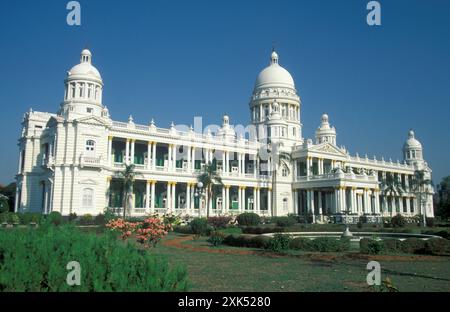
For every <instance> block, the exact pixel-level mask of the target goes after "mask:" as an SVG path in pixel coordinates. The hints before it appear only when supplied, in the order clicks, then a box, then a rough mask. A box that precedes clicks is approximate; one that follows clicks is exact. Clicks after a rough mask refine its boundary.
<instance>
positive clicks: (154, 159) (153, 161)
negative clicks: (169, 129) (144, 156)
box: [152, 142, 156, 170]
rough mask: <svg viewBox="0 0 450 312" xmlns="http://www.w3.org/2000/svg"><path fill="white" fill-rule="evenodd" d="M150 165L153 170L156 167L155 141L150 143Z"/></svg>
mask: <svg viewBox="0 0 450 312" xmlns="http://www.w3.org/2000/svg"><path fill="white" fill-rule="evenodd" d="M152 167H153V170H155V169H156V142H153V145H152Z"/></svg>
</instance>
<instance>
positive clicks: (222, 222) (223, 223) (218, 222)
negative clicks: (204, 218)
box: [208, 216, 232, 229]
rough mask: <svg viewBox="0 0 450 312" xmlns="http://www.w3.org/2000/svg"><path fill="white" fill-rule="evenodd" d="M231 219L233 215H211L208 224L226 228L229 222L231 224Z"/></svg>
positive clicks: (216, 227)
mask: <svg viewBox="0 0 450 312" xmlns="http://www.w3.org/2000/svg"><path fill="white" fill-rule="evenodd" d="M231 219H232V218H231V217H227V216H217V217H209V218H208V224H209V225H211V226H212V227H213V228H215V229H224V228H226V227H227V225H228V224H230V222H231Z"/></svg>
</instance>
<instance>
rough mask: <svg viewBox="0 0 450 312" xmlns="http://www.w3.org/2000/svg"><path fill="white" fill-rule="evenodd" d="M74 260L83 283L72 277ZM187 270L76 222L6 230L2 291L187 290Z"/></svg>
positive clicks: (1, 247)
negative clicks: (69, 280)
mask: <svg viewBox="0 0 450 312" xmlns="http://www.w3.org/2000/svg"><path fill="white" fill-rule="evenodd" d="M71 261H77V262H79V263H80V266H81V285H80V286H69V285H68V284H67V283H66V279H67V275H68V273H69V272H70V270H68V269H66V267H67V264H68V263H69V262H71ZM187 289H188V282H187V272H186V270H185V269H184V268H180V267H178V266H176V267H172V266H171V267H169V265H168V262H167V260H166V259H165V258H162V257H161V256H158V255H154V254H150V253H149V252H147V251H145V250H141V249H139V248H138V247H137V246H135V245H133V244H124V243H123V242H120V241H118V240H117V239H115V238H114V237H113V236H112V235H107V234H103V235H96V234H92V233H81V232H80V231H79V230H77V229H76V228H75V227H74V226H73V225H63V226H59V227H55V226H53V225H49V226H46V227H42V228H40V229H37V230H32V229H27V230H23V229H16V230H9V231H0V291H6V292H25V291H26V292H48V291H50V292H61V291H64V292H65V291H81V292H91V291H108V292H109V291H186V290H187Z"/></svg>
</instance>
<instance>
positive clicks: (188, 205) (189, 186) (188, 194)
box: [186, 182, 191, 214]
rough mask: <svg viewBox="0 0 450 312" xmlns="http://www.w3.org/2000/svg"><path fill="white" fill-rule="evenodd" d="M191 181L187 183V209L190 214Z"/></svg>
mask: <svg viewBox="0 0 450 312" xmlns="http://www.w3.org/2000/svg"><path fill="white" fill-rule="evenodd" d="M190 210H191V183H190V182H188V183H187V184H186V211H187V213H188V214H190V213H191V211H190Z"/></svg>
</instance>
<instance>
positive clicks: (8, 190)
mask: <svg viewBox="0 0 450 312" xmlns="http://www.w3.org/2000/svg"><path fill="white" fill-rule="evenodd" d="M0 194H2V195H4V196H6V197H7V199H8V206H9V208H10V209H14V203H15V199H16V183H14V182H13V183H10V184H8V185H7V186H3V185H0Z"/></svg>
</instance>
